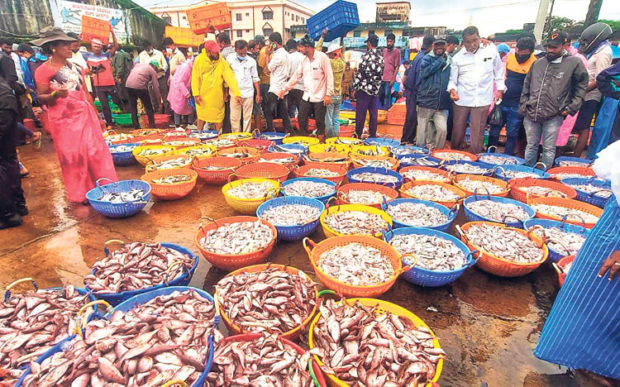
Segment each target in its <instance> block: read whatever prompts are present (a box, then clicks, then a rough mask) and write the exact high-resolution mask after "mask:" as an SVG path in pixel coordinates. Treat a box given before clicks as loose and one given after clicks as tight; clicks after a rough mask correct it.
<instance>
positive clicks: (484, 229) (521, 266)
mask: <svg viewBox="0 0 620 387" xmlns="http://www.w3.org/2000/svg"><path fill="white" fill-rule="evenodd" d="M457 230H458V231H459V233H460V234H461V240H462V241H463V242H464V243H465V244H466V245H467V247H468V248H469V249H470V250H472V251H474V250H476V251H478V253H477V257H478V262H477V264H476V266H477V267H479V268H480V269H482V270H484V271H486V272H488V273H491V274H494V275H497V276H500V277H520V276H523V275H526V274H529V273H531V272H533V271H534V270H536V269H538V267H539V266H540V265H542V264H543V262H545V260H546V259H547V256H548V253H549V251H548V249H547V246H545V243H544V242H543V240H542V238H540V237H538V236H536V235H533V234H532V233H529V232H527V231H525V230H522V229H518V228H513V227H507V226H506V225H504V224H501V223H492V222H469V223H465V224H464V225H462V226H460V227H458V226H457Z"/></svg>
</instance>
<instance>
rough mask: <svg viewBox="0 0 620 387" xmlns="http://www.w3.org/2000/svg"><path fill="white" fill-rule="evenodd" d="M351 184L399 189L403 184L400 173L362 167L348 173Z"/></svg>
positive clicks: (385, 169)
mask: <svg viewBox="0 0 620 387" xmlns="http://www.w3.org/2000/svg"><path fill="white" fill-rule="evenodd" d="M347 179H348V180H349V182H350V183H372V184H380V185H384V186H386V187H390V188H394V189H398V188H400V186H401V185H402V184H403V177H402V176H401V175H400V173H398V172H396V171H393V170H391V169H387V168H377V167H361V168H354V169H351V170H350V171H349V172H347Z"/></svg>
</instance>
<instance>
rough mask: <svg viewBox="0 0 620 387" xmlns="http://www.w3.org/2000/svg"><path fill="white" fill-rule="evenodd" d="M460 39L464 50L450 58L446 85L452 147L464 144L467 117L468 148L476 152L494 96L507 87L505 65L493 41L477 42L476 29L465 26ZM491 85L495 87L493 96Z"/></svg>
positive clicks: (479, 150)
mask: <svg viewBox="0 0 620 387" xmlns="http://www.w3.org/2000/svg"><path fill="white" fill-rule="evenodd" d="M462 38H463V47H464V49H463V50H460V51H459V52H458V53H457V54H456V55H454V57H453V58H452V65H451V68H450V82H449V83H448V88H447V90H448V91H449V92H450V98H451V99H452V101H453V111H454V120H453V121H454V127H453V131H452V139H451V148H452V149H464V148H466V147H467V143H466V142H465V129H466V127H467V117H468V116H469V130H470V138H471V144H470V150H471V152H472V153H474V154H478V153H480V152H482V151H483V148H484V130H485V128H486V125H487V117H488V115H489V107H490V106H491V102H493V100H494V98H495V99H500V98H501V97H502V94H503V92H504V90H505V89H506V86H505V85H504V66H503V63H502V60H501V59H500V58H499V54H498V53H497V48H495V45H494V44H488V45H481V44H480V43H481V42H480V34H479V33H478V28H476V27H473V26H470V27H467V28H465V29H464V30H463V34H462ZM494 84H495V87H496V89H497V93H496V95H495V96H494V95H493V85H494Z"/></svg>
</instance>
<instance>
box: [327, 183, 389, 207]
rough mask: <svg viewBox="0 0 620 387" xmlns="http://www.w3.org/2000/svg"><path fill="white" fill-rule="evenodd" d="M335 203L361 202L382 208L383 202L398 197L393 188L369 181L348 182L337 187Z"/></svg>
mask: <svg viewBox="0 0 620 387" xmlns="http://www.w3.org/2000/svg"><path fill="white" fill-rule="evenodd" d="M336 197H337V198H338V203H337V204H362V205H365V206H371V207H375V208H382V206H384V205H385V203H387V202H389V201H390V200H394V199H396V198H397V197H398V191H396V190H395V189H393V188H390V187H386V186H384V185H379V184H371V183H349V184H345V185H343V186H341V187H340V188H338V193H337V194H336Z"/></svg>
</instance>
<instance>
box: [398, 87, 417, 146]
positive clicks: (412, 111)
mask: <svg viewBox="0 0 620 387" xmlns="http://www.w3.org/2000/svg"><path fill="white" fill-rule="evenodd" d="M405 106H407V113H406V116H405V125H403V136H402V137H401V138H400V142H402V143H405V142H406V143H413V139H414V138H415V134H416V130H417V127H418V116H417V112H416V95H415V93H408V94H407V99H406V101H405Z"/></svg>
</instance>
